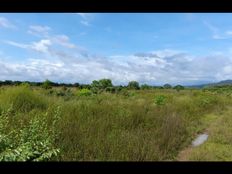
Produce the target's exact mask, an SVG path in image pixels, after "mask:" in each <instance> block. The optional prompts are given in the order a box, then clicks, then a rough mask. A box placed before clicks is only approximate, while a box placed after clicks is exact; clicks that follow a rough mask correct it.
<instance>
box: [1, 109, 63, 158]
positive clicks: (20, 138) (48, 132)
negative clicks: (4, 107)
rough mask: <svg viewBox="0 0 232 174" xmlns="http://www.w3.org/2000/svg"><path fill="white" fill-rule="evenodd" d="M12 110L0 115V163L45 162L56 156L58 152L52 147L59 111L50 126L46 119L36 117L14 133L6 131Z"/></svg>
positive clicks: (41, 116) (40, 116)
mask: <svg viewBox="0 0 232 174" xmlns="http://www.w3.org/2000/svg"><path fill="white" fill-rule="evenodd" d="M11 115H12V108H10V109H9V110H8V111H6V112H2V113H1V115H0V137H1V138H0V161H45V160H50V159H51V158H52V157H53V156H57V155H58V153H59V152H60V150H59V149H58V148H56V147H54V142H55V140H56V138H57V137H56V136H57V131H56V128H55V126H56V124H57V121H58V120H59V119H60V111H59V108H58V110H57V111H56V112H55V113H54V117H53V121H52V124H51V125H50V126H49V125H47V121H46V119H45V118H46V117H44V115H42V114H39V115H36V116H35V117H34V118H33V119H32V120H31V121H30V122H29V124H28V125H26V126H24V127H23V128H21V129H17V130H14V131H10V132H9V131H7V130H8V127H9V117H10V116H11Z"/></svg>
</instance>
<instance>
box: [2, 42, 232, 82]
mask: <svg viewBox="0 0 232 174" xmlns="http://www.w3.org/2000/svg"><path fill="white" fill-rule="evenodd" d="M35 45H37V47H35V49H34V50H35V51H42V52H43V53H45V52H47V53H49V54H50V55H45V54H44V55H43V56H42V57H43V58H41V59H28V60H27V61H26V62H22V63H21V64H19V63H18V64H16V63H12V62H11V63H9V62H7V61H0V64H1V67H2V68H1V70H0V78H1V79H14V80H34V81H40V80H44V79H46V78H48V79H50V80H53V81H58V82H59V81H62V82H72V83H74V82H80V83H91V81H92V80H95V79H101V78H110V79H112V81H113V83H114V84H116V85H117V84H127V83H128V82H129V81H131V80H137V81H139V82H140V83H149V84H160V85H162V84H164V83H170V84H178V83H179V84H196V83H199V82H205V81H216V80H223V79H225V77H230V76H231V72H232V61H231V60H230V59H229V58H228V57H226V56H222V55H216V56H214V55H212V56H207V57H195V56H193V55H189V54H186V53H183V52H178V51H175V50H157V51H153V52H150V53H140V54H135V55H121V56H120V55H119V56H111V57H96V56H92V55H90V54H88V56H86V55H84V54H81V53H79V51H78V50H76V51H77V53H76V54H71V53H69V52H67V51H66V52H65V51H61V50H56V49H54V48H52V47H49V49H48V46H50V42H49V41H46V40H42V41H40V42H38V43H37V44H35ZM158 55H159V56H158ZM47 56H50V57H52V58H53V59H49V58H48V57H47ZM0 60H1V59H0Z"/></svg>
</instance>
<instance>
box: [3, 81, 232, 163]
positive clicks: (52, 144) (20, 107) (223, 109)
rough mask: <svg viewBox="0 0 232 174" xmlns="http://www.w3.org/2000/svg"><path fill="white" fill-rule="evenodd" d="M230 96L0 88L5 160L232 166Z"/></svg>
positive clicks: (221, 93)
mask: <svg viewBox="0 0 232 174" xmlns="http://www.w3.org/2000/svg"><path fill="white" fill-rule="evenodd" d="M231 91H232V90H230V88H226V90H224V91H223V90H202V89H185V90H180V91H177V90H174V89H148V90H124V91H121V92H117V93H109V92H102V93H100V94H91V95H86V96H85V95H78V94H79V89H78V88H70V89H63V88H53V89H47V90H46V89H43V88H40V87H30V86H23V85H22V86H14V87H11V86H4V87H1V88H0V111H1V117H0V119H1V120H0V131H1V137H0V159H1V160H2V161H27V160H29V161H41V160H42V161H43V160H59V161H157V160H178V154H179V153H180V152H181V151H182V150H184V149H185V148H187V147H189V145H190V144H191V142H192V140H193V139H194V138H195V137H196V135H197V134H199V133H201V132H203V131H205V130H207V131H208V132H209V140H208V141H207V142H206V143H204V144H203V145H201V146H199V147H196V148H194V149H191V151H189V152H188V154H185V157H184V159H185V160H232V153H231V152H232V144H231V142H232V133H231V128H232V109H231V108H232V107H231V106H232V95H230V94H232V93H231Z"/></svg>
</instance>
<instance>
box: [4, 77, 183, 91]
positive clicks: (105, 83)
mask: <svg viewBox="0 0 232 174" xmlns="http://www.w3.org/2000/svg"><path fill="white" fill-rule="evenodd" d="M23 84H28V85H30V86H41V87H43V88H45V89H49V88H51V87H77V88H79V89H91V90H92V91H93V92H99V91H110V92H114V91H115V90H118V89H119V90H120V89H123V88H126V89H134V90H140V89H142V90H143V89H176V90H183V89H184V88H185V87H184V86H182V85H176V86H171V85H170V84H164V85H163V86H152V85H148V84H142V85H140V84H139V82H137V81H130V82H129V83H128V84H127V85H124V86H123V85H119V86H115V85H113V84H112V81H111V79H100V80H94V81H92V83H91V84H80V83H56V82H52V81H50V80H48V79H47V80H45V81H44V82H30V81H12V80H5V81H0V86H5V85H8V86H9V85H13V86H18V85H23Z"/></svg>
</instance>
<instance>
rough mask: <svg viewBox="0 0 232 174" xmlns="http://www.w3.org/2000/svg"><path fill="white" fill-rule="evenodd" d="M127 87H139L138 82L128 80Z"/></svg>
mask: <svg viewBox="0 0 232 174" xmlns="http://www.w3.org/2000/svg"><path fill="white" fill-rule="evenodd" d="M127 87H128V88H129V89H139V82H137V81H130V82H129V83H128V85H127Z"/></svg>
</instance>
